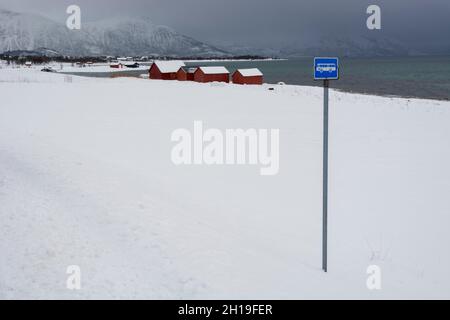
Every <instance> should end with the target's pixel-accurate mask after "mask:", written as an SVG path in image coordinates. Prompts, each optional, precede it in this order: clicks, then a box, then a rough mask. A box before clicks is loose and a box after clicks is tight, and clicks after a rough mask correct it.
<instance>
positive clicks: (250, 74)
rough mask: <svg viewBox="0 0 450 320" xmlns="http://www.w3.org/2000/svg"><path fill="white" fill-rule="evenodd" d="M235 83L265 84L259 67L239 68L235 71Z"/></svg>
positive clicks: (233, 77)
mask: <svg viewBox="0 0 450 320" xmlns="http://www.w3.org/2000/svg"><path fill="white" fill-rule="evenodd" d="M232 79H233V83H236V84H259V85H261V84H263V81H264V79H263V74H262V72H261V71H259V69H256V68H254V69H239V70H236V72H235V73H233V76H232Z"/></svg>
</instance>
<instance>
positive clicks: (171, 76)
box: [149, 61, 185, 80]
mask: <svg viewBox="0 0 450 320" xmlns="http://www.w3.org/2000/svg"><path fill="white" fill-rule="evenodd" d="M184 66H185V64H184V63H183V62H182V61H155V62H154V63H153V64H152V66H151V67H150V70H149V78H150V79H159V80H176V79H177V72H178V70H179V69H180V68H181V67H184Z"/></svg>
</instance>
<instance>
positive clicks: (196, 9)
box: [0, 0, 450, 48]
mask: <svg viewBox="0 0 450 320" xmlns="http://www.w3.org/2000/svg"><path fill="white" fill-rule="evenodd" d="M70 4H77V5H79V6H80V7H81V10H82V18H83V19H84V21H95V20H97V19H105V18H109V17H114V16H120V15H125V16H136V15H141V16H142V15H143V16H148V17H150V18H151V19H152V20H153V21H154V22H155V23H156V24H163V25H167V26H170V27H172V28H174V29H175V30H177V31H178V32H180V33H183V34H186V35H189V36H192V37H194V38H197V39H199V40H203V41H209V42H213V43H238V44H247V45H268V46H277V45H285V44H288V43H290V42H296V41H299V40H304V39H307V38H308V37H309V38H312V37H314V36H315V35H316V34H321V35H323V34H327V33H329V32H331V33H340V34H356V33H363V32H367V28H366V19H367V14H366V9H367V7H368V5H369V4H378V5H379V6H380V7H381V9H382V30H381V31H373V32H379V34H383V35H385V36H387V37H394V38H396V39H399V40H401V41H403V42H406V43H411V44H418V45H419V46H421V45H427V44H434V45H436V44H439V43H441V44H442V45H443V46H444V47H447V48H450V36H449V33H450V0H128V1H125V0H0V7H2V8H5V9H10V10H15V11H19V12H31V13H38V14H40V15H44V16H47V17H49V18H52V19H53V20H57V21H61V22H63V21H65V19H66V17H67V14H66V13H65V10H66V8H67V6H68V5H70Z"/></svg>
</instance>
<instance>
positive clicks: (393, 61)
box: [189, 56, 450, 100]
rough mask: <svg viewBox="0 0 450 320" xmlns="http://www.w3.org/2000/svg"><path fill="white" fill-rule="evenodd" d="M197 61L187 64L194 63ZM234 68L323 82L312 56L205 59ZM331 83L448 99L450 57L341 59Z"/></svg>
mask: <svg viewBox="0 0 450 320" xmlns="http://www.w3.org/2000/svg"><path fill="white" fill-rule="evenodd" d="M197 64H198V63H189V65H197ZM202 64H204V65H224V66H226V67H227V68H229V70H230V71H231V72H233V71H234V70H235V69H237V68H253V67H257V68H259V69H260V70H261V71H262V72H263V73H264V77H265V80H264V81H265V82H267V83H278V82H285V83H286V84H298V85H307V86H318V85H322V84H321V82H317V81H314V80H313V59H312V58H300V59H293V60H281V61H279V60H274V61H248V62H247V61H245V62H244V61H242V62H208V63H202ZM331 86H332V87H333V88H337V89H340V90H343V91H348V92H358V93H368V94H377V95H386V96H402V97H418V98H431V99H444V100H449V99H450V56H445V57H441V56H439V57H438V56H433V57H429V56H427V57H404V58H365V59H355V58H343V59H340V79H339V80H337V81H332V83H331Z"/></svg>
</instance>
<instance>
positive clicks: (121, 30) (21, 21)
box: [0, 10, 228, 57]
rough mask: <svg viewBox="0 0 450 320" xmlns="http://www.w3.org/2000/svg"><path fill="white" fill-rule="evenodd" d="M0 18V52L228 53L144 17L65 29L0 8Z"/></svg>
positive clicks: (176, 54)
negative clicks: (49, 50)
mask: <svg viewBox="0 0 450 320" xmlns="http://www.w3.org/2000/svg"><path fill="white" fill-rule="evenodd" d="M0 21H1V24H0V52H5V51H15V50H36V49H39V48H48V49H52V50H55V51H57V52H60V53H62V54H66V55H131V56H138V55H152V54H154V55H174V56H199V57H209V56H226V55H228V53H227V52H226V51H224V50H220V49H217V48H215V47H213V46H210V45H208V44H205V43H203V42H200V41H198V40H195V39H193V38H191V37H187V36H184V35H182V34H179V33H177V32H176V31H174V30H172V29H171V28H169V27H166V26H158V25H154V24H153V23H152V22H151V21H150V20H149V19H148V18H133V19H131V18H129V19H127V18H124V19H109V20H104V21H98V22H95V23H85V24H82V28H81V30H69V29H68V28H66V26H65V25H64V24H62V23H61V24H60V23H57V22H54V21H52V20H49V19H47V18H44V17H41V16H37V15H32V14H26V13H16V12H12V11H7V10H0Z"/></svg>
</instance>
